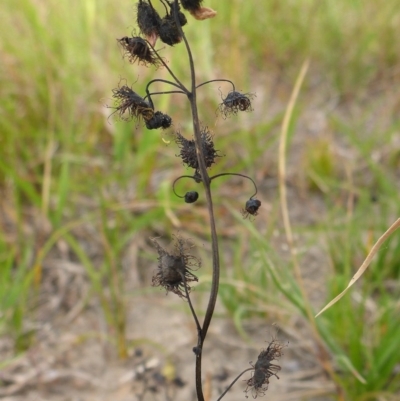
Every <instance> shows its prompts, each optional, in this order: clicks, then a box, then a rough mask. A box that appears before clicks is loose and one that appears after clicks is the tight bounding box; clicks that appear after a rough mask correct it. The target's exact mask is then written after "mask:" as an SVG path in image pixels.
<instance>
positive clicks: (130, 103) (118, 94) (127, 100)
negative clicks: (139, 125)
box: [112, 85, 154, 121]
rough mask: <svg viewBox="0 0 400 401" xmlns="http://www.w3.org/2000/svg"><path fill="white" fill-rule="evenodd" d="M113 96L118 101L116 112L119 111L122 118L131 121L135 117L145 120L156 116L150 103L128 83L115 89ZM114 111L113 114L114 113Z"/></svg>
mask: <svg viewBox="0 0 400 401" xmlns="http://www.w3.org/2000/svg"><path fill="white" fill-rule="evenodd" d="M112 92H113V98H114V99H115V101H116V106H115V107H113V108H114V109H115V111H114V113H117V114H118V115H119V116H120V118H121V119H122V120H126V121H130V120H132V119H133V118H135V119H138V120H140V119H141V118H143V119H144V120H145V121H147V120H150V119H151V118H152V117H153V116H154V110H153V109H152V108H151V106H150V104H149V103H148V102H146V101H145V100H144V99H143V98H142V97H141V96H139V95H138V94H137V93H136V92H134V91H133V90H132V88H130V87H129V86H128V85H122V86H119V87H118V88H115V89H113V91H112ZM114 113H113V114H114Z"/></svg>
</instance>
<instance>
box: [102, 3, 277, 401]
mask: <svg viewBox="0 0 400 401" xmlns="http://www.w3.org/2000/svg"><path fill="white" fill-rule="evenodd" d="M156 1H157V2H158V8H157V9H156V8H155V4H156ZM136 7H137V13H136V22H137V26H138V31H139V33H138V36H124V37H122V38H120V39H118V43H119V45H120V46H121V47H122V49H123V52H124V56H126V58H127V60H128V61H129V62H130V63H132V64H134V65H135V64H136V65H137V64H141V65H144V66H147V67H149V68H155V69H158V68H165V69H166V70H167V71H168V73H169V76H170V78H169V79H157V78H156V79H152V80H151V81H150V82H148V83H147V85H146V89H145V93H141V94H139V93H137V92H135V88H134V86H130V85H129V84H128V83H127V82H126V81H121V82H120V84H119V85H118V87H117V88H115V89H114V90H113V98H114V100H115V103H114V105H113V106H110V107H112V108H113V109H114V111H113V114H115V115H117V116H119V117H120V118H121V119H122V120H126V121H128V122H130V121H133V122H134V124H136V125H138V124H143V125H145V126H146V127H147V129H149V130H158V129H160V130H172V132H173V135H174V138H175V142H176V145H177V149H178V150H177V156H178V157H180V158H181V159H182V162H183V164H184V165H185V166H186V167H188V168H189V169H192V171H193V172H192V174H191V175H188V174H186V175H182V176H180V177H178V178H176V179H175V181H174V182H173V183H171V190H172V191H173V192H174V194H175V195H176V196H178V197H179V198H182V199H184V201H185V202H186V203H190V204H195V202H196V201H197V200H198V198H199V192H197V191H189V192H187V193H186V194H184V195H182V194H178V193H177V192H176V190H175V184H176V183H177V181H179V180H181V179H187V180H192V181H193V182H194V183H195V184H200V185H201V186H202V191H200V192H203V193H204V195H205V199H206V204H207V210H208V216H209V226H210V233H211V242H212V283H211V288H210V295H209V300H208V305H207V308H206V312H205V316H204V320H203V321H202V322H201V321H200V319H199V318H198V316H197V314H196V312H195V307H194V305H193V304H192V301H191V298H190V291H191V286H192V285H193V283H195V282H197V281H198V278H197V276H196V274H195V273H196V270H197V269H199V268H200V266H201V261H200V260H199V259H197V258H196V257H195V256H193V255H191V253H190V252H191V249H192V248H193V246H194V244H193V242H192V241H191V240H190V239H185V238H183V237H182V236H181V235H179V234H177V235H175V237H174V244H175V248H174V250H173V251H172V252H169V251H167V250H166V249H164V248H163V247H162V246H161V245H160V244H159V242H158V241H157V240H156V239H154V238H153V239H152V242H153V244H154V246H155V249H156V250H157V253H158V267H157V270H156V273H155V275H154V277H153V280H152V283H153V285H154V286H160V287H163V288H164V289H165V290H166V292H167V293H172V294H174V295H177V296H178V297H180V298H182V300H183V301H185V302H187V304H188V306H189V308H190V311H191V314H192V316H193V319H194V322H195V324H196V327H197V344H194V346H193V354H194V358H195V385H196V393H197V398H198V400H199V401H204V395H203V389H202V352H203V349H204V346H205V340H206V336H207V331H208V329H209V326H210V323H211V320H212V317H213V313H214V308H215V304H216V300H217V296H218V287H219V277H220V258H219V245H218V236H217V229H216V221H215V216H214V208H213V198H212V191H211V183H212V182H213V181H215V180H217V179H218V178H219V177H222V176H239V177H241V178H243V179H247V180H250V181H251V183H252V184H253V186H254V191H253V193H252V194H250V196H249V199H248V200H247V202H246V204H245V205H244V206H243V209H242V215H243V217H244V218H254V217H255V216H257V213H258V210H259V208H260V207H261V202H260V200H258V199H257V198H256V195H257V186H256V183H255V182H254V181H253V180H252V179H251V178H250V177H248V176H246V175H245V174H241V173H232V172H225V173H220V174H216V175H214V176H210V174H209V172H208V169H209V168H210V167H211V166H212V165H213V164H214V163H215V162H216V159H217V158H219V157H222V156H223V153H222V151H220V150H218V149H216V147H215V144H214V135H213V133H211V131H210V130H209V128H208V127H207V126H205V125H204V124H202V122H201V116H199V113H198V107H197V91H198V90H201V89H202V87H203V86H205V85H209V84H210V85H212V84H218V83H221V82H224V83H227V84H229V85H231V90H230V91H229V92H228V93H225V94H222V102H221V104H220V105H219V106H218V110H217V113H219V114H220V115H221V116H222V118H223V119H226V118H228V117H234V116H235V115H237V114H238V113H241V112H251V111H252V103H251V101H252V99H253V97H254V95H253V94H248V93H241V92H240V91H238V90H237V89H236V87H235V85H234V83H233V82H231V81H230V80H228V79H225V78H223V79H222V78H219V79H213V80H210V81H206V82H201V83H198V82H197V81H196V71H195V65H194V62H193V57H192V52H191V49H190V46H189V43H188V40H187V38H186V36H185V32H184V27H185V26H186V25H187V24H189V23H194V24H201V21H202V20H205V19H209V18H214V17H216V18H218V17H217V12H216V11H215V10H213V9H211V8H209V7H205V6H203V5H202V0H174V1H168V0H139V2H138V3H137V6H136ZM158 9H162V10H163V13H162V14H161V15H160V14H159V12H158V11H157V10H158ZM159 42H162V43H163V44H164V45H167V46H175V45H179V46H184V47H185V48H186V52H187V63H188V65H189V69H188V70H189V71H190V77H189V82H190V84H189V85H186V84H184V80H185V79H186V78H187V77H183V79H182V78H181V77H178V76H177V75H176V74H175V73H174V71H173V70H172V69H171V68H170V67H169V65H168V62H167V61H166V60H165V59H164V58H163V57H162V55H161V54H160V51H159V50H156V48H157V44H158V43H159ZM164 45H163V46H164ZM139 79H140V77H139ZM155 84H157V88H159V87H160V85H162V86H163V90H162V91H160V90H159V89H158V90H153V88H154V86H155ZM170 94H181V95H183V96H185V97H186V98H187V100H188V102H189V104H190V110H191V116H190V118H191V120H192V127H193V131H192V132H181V131H177V130H176V129H174V127H175V126H176V124H174V121H173V120H172V118H171V117H170V116H168V115H167V114H166V113H164V112H163V111H162V110H159V109H158V108H157V99H158V97H159V96H161V95H163V96H165V95H170ZM195 211H196V209H195V205H193V212H194V213H195ZM282 349H283V346H282V345H281V344H280V343H279V342H278V341H277V340H276V339H273V340H272V341H271V342H270V344H269V345H268V347H267V348H266V349H265V350H263V351H261V353H260V354H259V356H258V359H257V362H256V363H255V364H251V367H250V368H248V369H246V370H245V371H243V372H241V373H240V374H239V375H238V376H237V377H236V378H235V379H234V380H233V382H232V383H231V384H230V385H229V386H228V387H227V389H226V390H225V391H224V392H223V393H222V394H221V395H220V397H219V398H218V400H219V399H221V398H222V397H223V396H224V395H225V394H226V393H227V391H228V390H229V389H230V388H231V387H232V386H233V384H234V383H236V381H237V380H238V379H239V378H240V377H241V376H242V375H243V374H244V373H245V372H248V371H250V372H251V373H250V378H248V379H247V381H246V384H247V387H246V390H245V393H246V397H247V394H248V393H249V394H251V395H252V397H253V398H256V397H257V396H262V395H264V393H265V391H266V390H267V389H268V384H269V380H270V378H271V377H272V376H275V377H276V378H278V376H277V373H278V372H279V370H280V369H281V368H280V366H278V365H276V364H273V363H272V361H273V360H276V359H278V358H279V357H280V356H281V355H282Z"/></svg>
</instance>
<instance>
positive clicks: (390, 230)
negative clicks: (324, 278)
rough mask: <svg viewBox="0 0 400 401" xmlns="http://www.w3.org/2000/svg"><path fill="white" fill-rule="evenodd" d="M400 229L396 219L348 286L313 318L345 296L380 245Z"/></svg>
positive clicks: (398, 220)
mask: <svg viewBox="0 0 400 401" xmlns="http://www.w3.org/2000/svg"><path fill="white" fill-rule="evenodd" d="M399 227H400V218H399V219H397V220H396V221H395V222H394V223H393V224H392V225H391V226H390V227H389V228H388V229H387V230H386V231H385V233H384V234H383V235H382V236H381V237H380V238H379V239H378V241H376V243H375V245H374V246H373V247H372V248H371V251H370V252H369V254H368V255H367V257H366V258H365V260H364V262H363V263H362V265H361V266H360V268H359V269H358V271H357V273H356V274H355V275H354V276H353V278H352V279H351V280H350V282H349V284H348V286H347V287H346V288H345V289H344V290H343V291H342V292H341V293H340V294H339V295H338V296H337V297H336V298H334V299H332V301H331V302H329V303H328V305H326V306H325V307H324V308H323V309H322V310H321V311H320V312H318V313H317V314H316V315H315V317H318V316H319V315H321V314H322V313H323V312H325V311H326V310H327V309H328V308H330V307H331V306H332V305H334V304H335V303H336V302H337V301H339V299H340V298H342V297H343V295H344V294H346V292H347V290H348V289H349V288H350V287H351V286H352V285H353V284H354V283H355V282H356V281H357V280H358V279H359V278H360V277H361V276H362V275H363V274H364V272H365V270H367V267H368V266H369V264H370V263H371V260H372V258H373V257H374V256H375V254H376V253H377V252H378V251H379V249H380V247H381V246H382V244H383V243H384V242H385V241H386V240H387V239H388V238H389V237H390V236H391V235H392V234H393V233H394V232H395V231H396V230H397V229H398V228H399Z"/></svg>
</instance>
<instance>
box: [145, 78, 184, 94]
mask: <svg viewBox="0 0 400 401" xmlns="http://www.w3.org/2000/svg"><path fill="white" fill-rule="evenodd" d="M154 82H164V83H165V84H168V85H172V86H176V87H177V88H179V89H180V90H182V91H183V88H182V86H181V85H179V84H176V83H174V82H171V81H168V80H166V79H160V78H157V79H152V80H151V81H150V82H149V83H148V84H147V85H146V92H148V89H149V87H150V85H151V84H153V83H154ZM184 93H186V92H184Z"/></svg>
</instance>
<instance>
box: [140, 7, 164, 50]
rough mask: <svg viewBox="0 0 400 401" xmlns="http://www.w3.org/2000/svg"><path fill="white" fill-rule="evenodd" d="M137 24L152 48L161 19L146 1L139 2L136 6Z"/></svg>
mask: <svg viewBox="0 0 400 401" xmlns="http://www.w3.org/2000/svg"><path fill="white" fill-rule="evenodd" d="M137 24H138V26H139V29H140V31H141V32H142V33H143V35H144V36H145V37H146V39H147V40H148V41H149V42H150V43H151V45H152V46H154V45H155V43H156V41H157V37H158V35H159V33H158V32H159V29H160V25H161V17H160V16H159V15H158V12H157V11H156V10H155V9H154V8H153V7H152V6H151V5H150V4H149V3H148V2H147V1H146V0H139V3H138V5H137Z"/></svg>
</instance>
